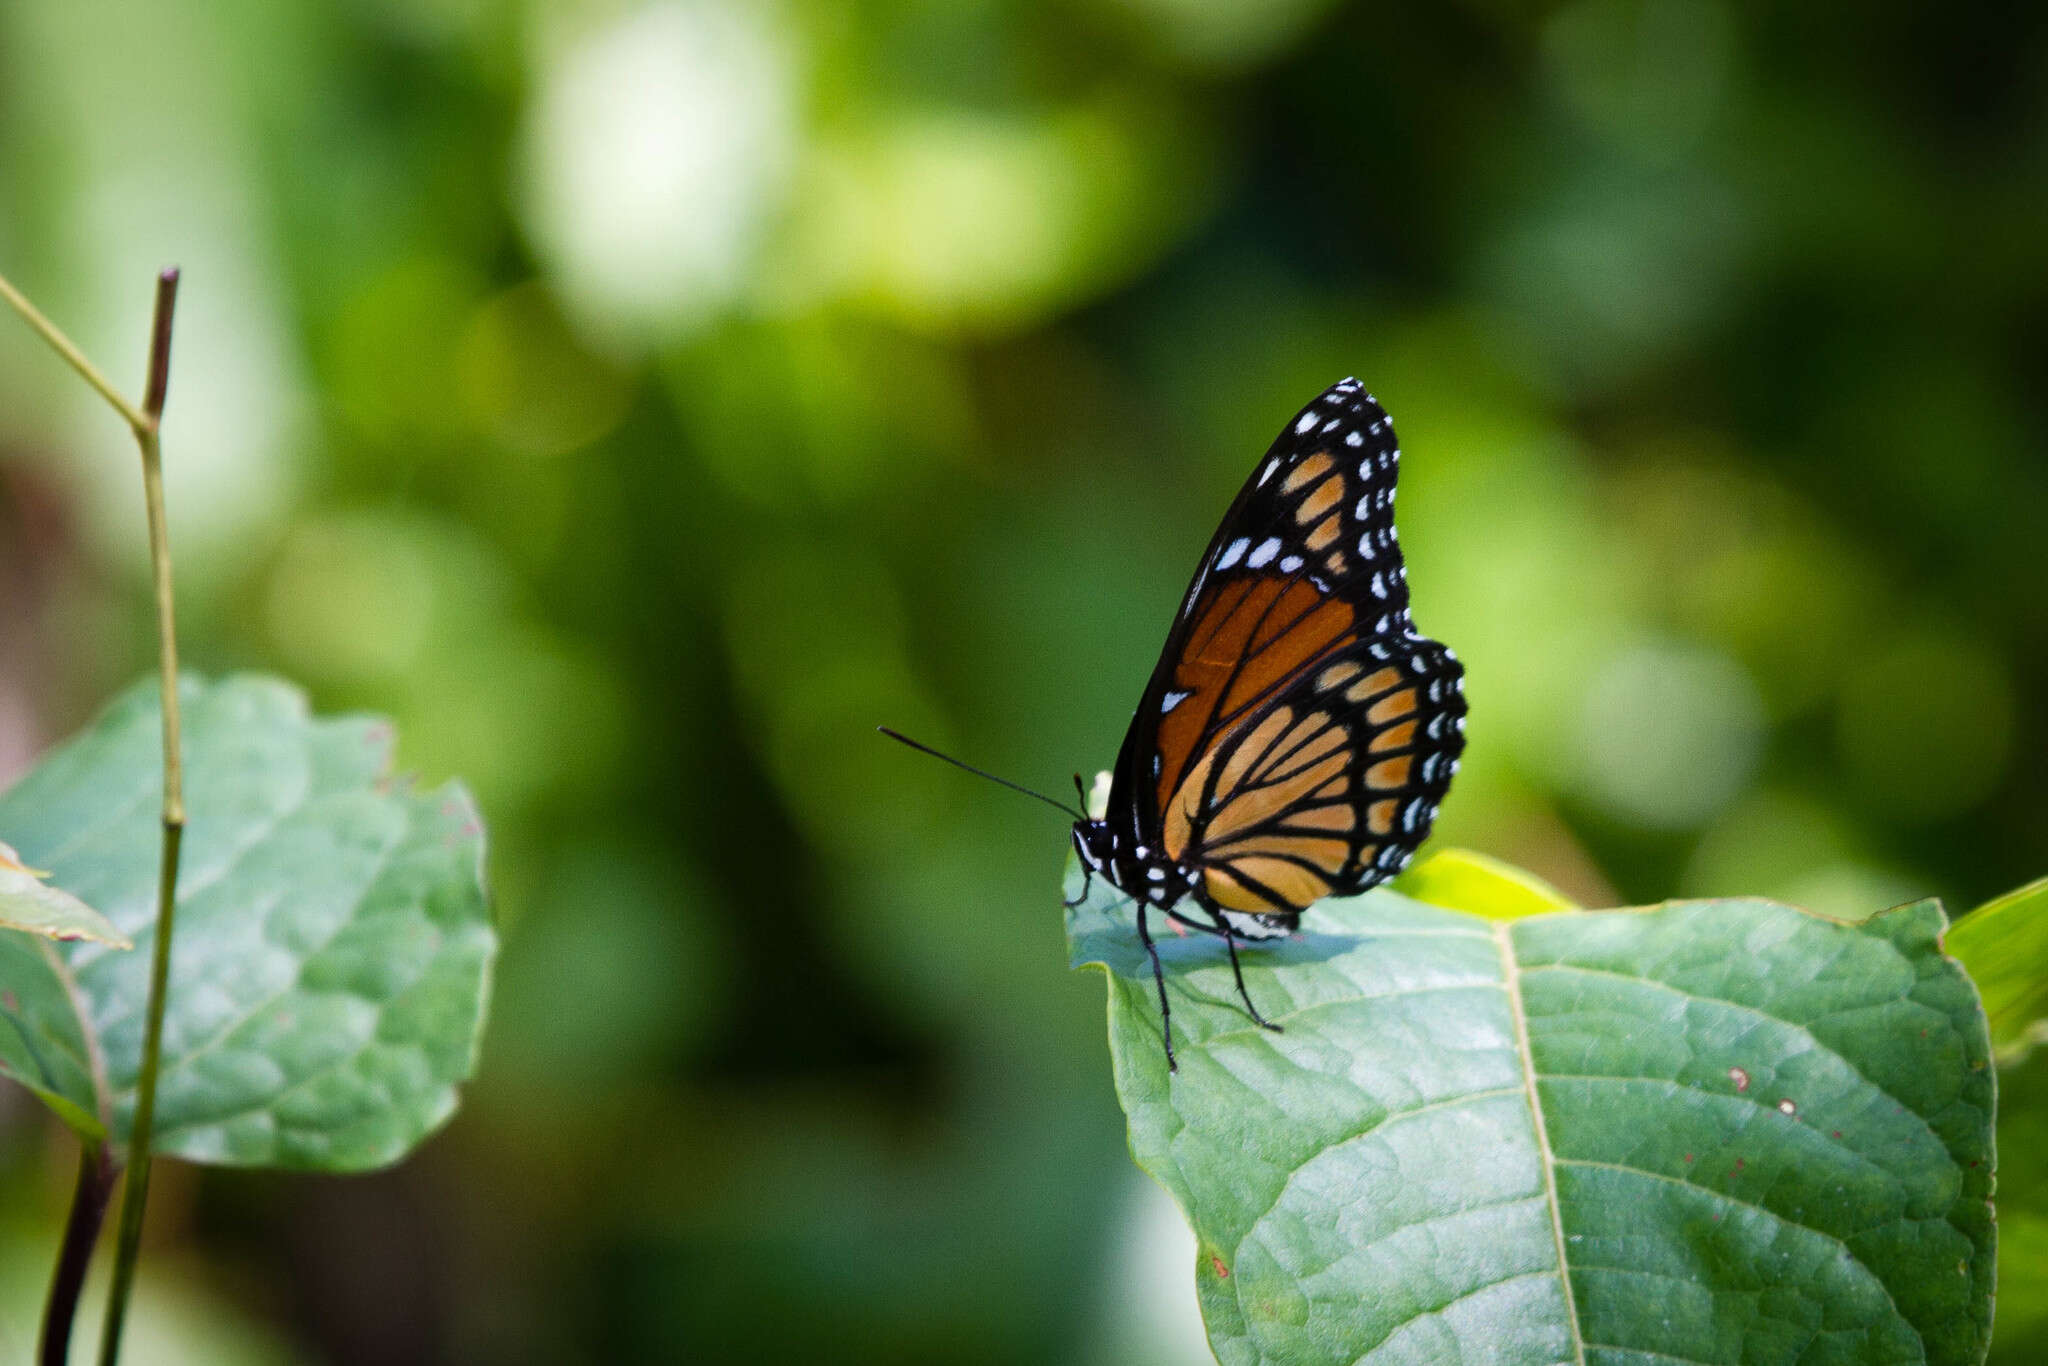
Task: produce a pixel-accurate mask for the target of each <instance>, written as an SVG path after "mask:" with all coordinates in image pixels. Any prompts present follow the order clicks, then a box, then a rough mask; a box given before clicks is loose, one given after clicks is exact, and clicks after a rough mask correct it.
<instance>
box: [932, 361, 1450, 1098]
mask: <svg viewBox="0 0 2048 1366" xmlns="http://www.w3.org/2000/svg"><path fill="white" fill-rule="evenodd" d="M1400 457H1401V448H1400V446H1399V445H1398V444H1397V443H1396V441H1395V439H1394V428H1393V424H1392V423H1391V422H1389V421H1388V419H1387V414H1386V412H1385V410H1384V409H1382V408H1381V407H1380V405H1379V403H1378V402H1377V401H1376V400H1375V399H1374V398H1373V396H1372V395H1371V394H1369V393H1366V392H1365V390H1364V388H1363V387H1362V386H1361V385H1360V384H1359V382H1358V381H1357V380H1355V379H1347V380H1344V381H1342V382H1341V383H1339V384H1336V385H1333V386H1331V387H1330V388H1329V389H1328V390H1326V391H1324V393H1323V394H1322V395H1321V396H1320V397H1318V398H1317V399H1316V400H1315V401H1314V402H1313V403H1310V404H1309V405H1308V406H1307V407H1306V408H1303V409H1302V410H1301V412H1300V413H1299V414H1297V415H1296V416H1295V418H1294V420H1293V421H1291V422H1290V423H1288V424H1287V427H1286V428H1285V429H1284V430H1283V431H1282V432H1281V433H1280V436H1279V438H1278V439H1277V440H1275V441H1274V443H1273V446H1272V449H1270V450H1269V451H1267V452H1266V456H1265V458H1264V459H1263V460H1261V461H1260V462H1259V466H1258V468H1257V469H1256V470H1254V471H1253V472H1252V475H1251V478H1249V479H1248V480H1246V482H1245V485H1244V488H1243V489H1242V490H1240V491H1239V493H1238V495H1237V501H1236V502H1234V503H1232V504H1231V505H1230V510H1229V511H1228V512H1226V513H1225V514H1224V515H1223V523H1222V525H1221V526H1219V527H1218V528H1217V530H1216V535H1215V537H1214V539H1212V540H1211V541H1210V542H1209V549H1208V551H1207V552H1206V553H1205V554H1204V555H1203V556H1202V560H1201V564H1200V565H1199V567H1198V568H1197V569H1196V570H1195V577H1194V582H1193V583H1191V584H1189V585H1188V591H1187V596H1186V597H1185V598H1184V599H1183V600H1182V602H1181V607H1180V612H1179V614H1178V615H1177V616H1176V617H1175V618H1174V621H1173V629H1172V630H1171V631H1170V632H1168V633H1167V637H1166V648H1165V650H1164V651H1163V652H1162V653H1161V655H1160V657H1159V663H1158V665H1157V667H1155V668H1154V669H1153V671H1152V680H1151V682H1150V683H1148V684H1146V686H1145V692H1144V694H1143V696H1142V697H1141V698H1140V699H1139V702H1138V711H1137V714H1136V716H1135V717H1133V718H1132V721H1131V728H1130V731H1129V732H1128V733H1127V734H1126V735H1125V736H1124V743H1123V749H1122V751H1121V752H1120V753H1119V754H1118V756H1117V762H1116V769H1115V771H1114V773H1113V775H1112V778H1111V783H1110V790H1109V805H1108V808H1107V810H1106V811H1105V813H1104V815H1103V816H1102V818H1101V819H1099V820H1095V819H1090V818H1088V817H1087V816H1086V815H1085V814H1082V813H1070V814H1075V815H1077V816H1078V817H1079V819H1077V820H1076V821H1075V823H1074V836H1073V837H1074V849H1075V851H1076V852H1077V853H1078V854H1079V855H1080V859H1081V866H1082V868H1083V869H1084V870H1085V871H1086V873H1087V875H1088V877H1089V878H1093V877H1094V876H1095V875H1096V874H1100V875H1102V876H1103V877H1105V878H1107V879H1108V880H1109V881H1110V882H1111V883H1112V884H1114V885H1115V886H1116V887H1117V888H1118V889H1119V890H1121V891H1122V892H1124V893H1125V894H1126V895H1127V896H1129V897H1130V898H1131V900H1132V901H1133V902H1135V903H1136V905H1137V921H1138V937H1139V939H1140V940H1141V941H1142V942H1143V943H1144V945H1145V950H1146V952H1147V954H1148V955H1150V957H1151V961H1152V975H1153V980H1154V982H1155V984H1156V985H1157V986H1158V989H1159V1013H1160V1025H1161V1029H1162V1032H1163V1033H1164V1036H1165V1040H1166V1058H1167V1063H1168V1065H1169V1066H1172V1065H1173V1030H1172V1024H1171V1020H1170V1018H1169V1016H1170V1008H1169V1007H1168V1005H1167V1000H1166V980H1165V975H1164V973H1163V972H1162V971H1161V969H1160V966H1159V954H1158V951H1157V950H1156V949H1155V948H1154V947H1153V943H1152V932H1151V927H1150V925H1149V924H1148V923H1147V922H1148V917H1149V916H1150V914H1151V913H1152V912H1154V911H1157V912H1159V913H1160V914H1162V915H1164V916H1166V917H1167V918H1168V919H1169V920H1172V921H1174V922H1175V923H1177V924H1180V925H1184V926H1187V927H1188V928H1190V929H1196V930H1201V931H1204V932H1206V933H1210V934H1215V935H1218V936H1220V937H1221V938H1222V939H1223V942H1224V945H1225V947H1226V949H1227V951H1228V952H1229V954H1230V964H1231V968H1232V971H1233V972H1234V973H1236V978H1237V989H1238V994H1239V995H1240V996H1242V997H1243V999H1244V1003H1245V1007H1246V1009H1247V1010H1249V1011H1250V1012H1251V1016H1252V1018H1253V1019H1254V1020H1256V1021H1257V1022H1258V1023H1259V1024H1261V1025H1265V1027H1266V1028H1268V1029H1277V1028H1278V1026H1275V1025H1272V1024H1270V1023H1269V1022H1268V1021H1266V1019H1265V1018H1264V1017H1263V1016H1261V1015H1260V1014H1259V1011H1258V1007H1257V1006H1255V1005H1254V1004H1253V1003H1252V1000H1251V996H1250V994H1249V993H1248V992H1246V991H1245V988H1244V975H1243V972H1242V971H1241V970H1240V969H1239V966H1238V956H1237V941H1238V940H1239V939H1267V938H1273V937H1276V936H1281V935H1285V934H1288V933H1290V932H1291V931H1293V930H1294V928H1295V927H1296V925H1297V924H1298V923H1299V922H1300V919H1301V911H1302V908H1303V907H1305V906H1307V905H1308V904H1310V903H1311V902H1313V901H1316V900H1318V899H1319V898H1321V897H1324V896H1330V895H1350V894H1353V893H1356V892H1362V891H1364V890H1365V889H1366V888H1368V887H1372V886H1374V885H1376V884H1377V883H1379V882H1381V881H1384V880H1385V879H1386V878H1389V877H1391V876H1393V875H1394V874H1395V873H1397V872H1399V871H1400V870H1401V869H1402V867H1404V866H1405V865H1406V864H1407V862H1408V860H1409V858H1410V857H1411V856H1412V855H1413V854H1414V853H1415V849H1416V847H1417V846H1418V845H1419V844H1421V843H1422V841H1423V839H1424V838H1425V837H1426V836H1427V835H1428V834H1429V828H1430V824H1431V823H1432V822H1433V821H1434V820H1435V819H1436V812H1437V806H1438V804H1439V803H1441V802H1442V801H1443V799H1444V794H1445V792H1446V791H1447V790H1448V789H1449V787H1450V783H1451V775H1452V774H1454V773H1455V772H1457V768H1458V755H1459V753H1460V751H1462V750H1463V749H1464V746H1465V695H1464V689H1463V685H1462V680H1463V678H1464V670H1463V669H1462V668H1461V667H1460V666H1459V664H1458V661H1457V659H1456V657H1455V656H1453V655H1452V653H1451V651H1450V650H1449V649H1448V648H1447V647H1445V646H1443V645H1441V644H1438V643H1437V642H1436V641H1434V640H1431V639H1429V638H1428V637H1427V636H1424V635H1422V634H1420V633H1419V632H1417V631H1416V629H1415V623H1414V622H1413V620H1411V619H1410V617H1409V615H1408V580H1407V573H1406V571H1405V569H1404V568H1403V566H1402V562H1401V548H1400V543H1399V541H1398V539H1397V538H1396V536H1395V534H1394V481H1395V476H1396V474H1397V473H1398V468H1399V464H1400ZM898 738H901V737H898ZM913 743H914V742H913ZM919 748H923V746H919ZM940 757H945V756H940ZM954 762H957V761H954ZM977 771H978V770H977ZM990 776H992V775H990ZM998 781H1002V780H1000V779H998ZM1009 785H1010V786H1015V784H1009ZM1032 795H1034V796H1036V795H1038V794H1036V793H1033V794H1032ZM1045 800H1050V799H1049V798H1048V799H1045ZM1054 804H1055V805H1058V803H1054ZM1083 895H1086V885H1085V883H1084V886H1083Z"/></svg>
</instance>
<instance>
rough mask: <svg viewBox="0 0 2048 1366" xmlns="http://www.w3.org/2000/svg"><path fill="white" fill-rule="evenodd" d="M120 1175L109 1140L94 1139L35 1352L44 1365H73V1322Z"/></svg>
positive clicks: (84, 1153) (82, 1161) (87, 1148)
mask: <svg viewBox="0 0 2048 1366" xmlns="http://www.w3.org/2000/svg"><path fill="white" fill-rule="evenodd" d="M120 1175H121V1169H120V1168H119V1167H117V1166H116V1165H115V1164H114V1156H113V1151H112V1149H111V1148H110V1147H109V1145H108V1143H107V1142H106V1141H105V1140H103V1139H95V1140H93V1141H91V1142H89V1143H87V1144H85V1145H84V1146H83V1147H82V1148H80V1149H79V1153H78V1188H77V1190H76V1191H75V1192H73V1194H72V1197H71V1214H70V1217H69V1218H67V1219H66V1220H65V1221H64V1244H63V1246H62V1248H60V1249H59V1251H58V1253H57V1274H56V1275H55V1276H54V1277H52V1278H51V1281H50V1300H49V1303H48V1304H47V1305H45V1306H44V1308H43V1337H42V1344H41V1346H40V1347H39V1348H38V1349H37V1352H36V1360H37V1361H38V1362H39V1363H41V1366H65V1363H67V1362H68V1361H70V1360H71V1322H72V1320H73V1319H74V1318H76V1317H77V1316H78V1296H79V1293H80V1292H81V1291H82V1290H84V1289H85V1271H86V1268H87V1267H88V1266H90V1265H91V1264H92V1249H93V1244H95V1243H97V1242H98V1241H99V1238H100V1225H101V1224H103V1223H105V1222H106V1218H107V1202H108V1201H109V1200H111V1199H112V1198H113V1195H114V1182H115V1181H116V1180H117V1179H119V1177H120Z"/></svg>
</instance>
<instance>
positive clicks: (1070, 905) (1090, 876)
mask: <svg viewBox="0 0 2048 1366" xmlns="http://www.w3.org/2000/svg"><path fill="white" fill-rule="evenodd" d="M1094 885H1095V870H1094V869H1093V868H1090V867H1089V866H1088V865H1087V864H1085V863H1084V864H1082V865H1081V890H1080V891H1079V892H1078V893H1077V894H1076V895H1075V897H1074V899H1073V900H1072V901H1062V902H1061V903H1060V905H1062V906H1064V907H1066V908H1067V909H1068V910H1070V911H1071V910H1073V909H1074V907H1076V906H1078V905H1080V904H1081V903H1082V902H1084V901H1086V900H1087V899H1088V889H1089V888H1090V887H1093V886H1094Z"/></svg>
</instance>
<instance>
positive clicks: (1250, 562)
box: [1245, 536, 1280, 569]
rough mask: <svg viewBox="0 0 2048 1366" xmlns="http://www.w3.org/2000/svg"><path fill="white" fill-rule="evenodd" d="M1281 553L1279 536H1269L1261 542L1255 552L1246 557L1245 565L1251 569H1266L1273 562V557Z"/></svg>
mask: <svg viewBox="0 0 2048 1366" xmlns="http://www.w3.org/2000/svg"><path fill="white" fill-rule="evenodd" d="M1279 553H1280V538H1279V537H1278V536H1268V537H1267V538H1266V539H1265V540H1263V541H1260V542H1259V548H1258V549H1257V550H1254V551H1253V552H1252V553H1251V554H1250V555H1248V556H1246V557H1245V565H1246V567H1247V568H1251V569H1264V568H1265V567H1266V566H1267V565H1269V564H1271V563H1272V562H1273V557H1274V556H1275V555H1278V554H1279Z"/></svg>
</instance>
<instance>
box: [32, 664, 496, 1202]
mask: <svg viewBox="0 0 2048 1366" xmlns="http://www.w3.org/2000/svg"><path fill="white" fill-rule="evenodd" d="M181 697H182V698H183V702H184V724H185V731H184V739H185V799H186V807H187V811H188V824H187V827H186V833H185V843H184V859H183V866H182V870H181V873H180V877H179V883H178V912H177V914H178V919H177V932H176V939H175V941H174V943H173V946H172V954H171V978H170V992H169V997H168V1006H167V1009H166V1013H165V1018H164V1054H163V1070H162V1073H161V1078H160V1083H159V1089H158V1095H157V1121H156V1122H157V1130H156V1141H155V1145H154V1146H155V1150H156V1151H157V1152H159V1153H164V1154H170V1155H174V1156H178V1157H183V1158H187V1159H189V1160H191V1161H195V1162H209V1163H220V1164H227V1165H236V1166H277V1167H287V1168H296V1169H303V1170H317V1171H357V1170H363V1169H366V1168H371V1167H376V1166H380V1165H383V1164H386V1163H390V1162H393V1161H396V1160H397V1159H398V1158H400V1157H402V1156H404V1155H405V1153H406V1152H408V1151H409V1150H410V1149H411V1148H412V1147H413V1146H414V1145H416V1144H417V1143H419V1141H420V1140H421V1139H422V1138H424V1137H425V1136H426V1135H427V1134H428V1133H430V1132H432V1131H433V1130H434V1129H435V1128H436V1127H438V1126H439V1125H440V1124H441V1123H442V1122H443V1121H445V1120H446V1119H447V1118H448V1116H449V1115H450V1114H452V1113H453V1112H454V1109H455V1104H456V1086H457V1085H458V1084H459V1083H460V1082H462V1081H463V1080H465V1079H466V1078H467V1077H468V1076H469V1075H470V1072H471V1070H472V1069H473V1068H474V1066H475V1062H476V1051H477V1041H478V1038H479V1034H480V1031H481V1029H482V1025H483V1018H484V1009H485V1003H486V999H487V995H488V987H489V981H490V967H491V961H492V957H493V955H494V953H495V951H496V936H495V933H494V931H493V929H492V925H491V917H490V911H489V906H488V902H487V900H486V897H485V892H484V885H483V870H482V861H483V830H482V826H481V823H480V822H479V819H478V817H477V814H476V810H475V807H474V806H473V805H472V803H471V801H470V799H469V796H468V794H467V793H466V792H464V791H463V790H462V789H461V787H460V786H457V785H454V784H450V785H449V786H447V787H444V788H442V789H440V790H439V791H436V792H430V793H415V792H411V791H408V790H406V788H405V786H404V785H403V784H402V783H396V782H394V781H393V780H392V779H391V777H390V776H389V768H390V760H391V752H392V745H393V736H392V731H391V727H390V726H389V725H388V724H387V723H385V722H382V721H378V720H374V719H370V718H364V717H348V718H341V719H334V720H314V719H312V718H311V717H310V716H309V715H308V714H307V709H306V704H305V700H304V699H303V698H302V697H301V696H300V695H299V693H298V692H296V691H295V690H293V689H292V688H290V687H288V686H286V685H284V684H282V683H278V682H275V681H273V680H268V679H261V678H231V679H227V680H224V681H222V682H220V683H217V684H214V685H212V686H207V685H205V684H202V683H199V682H196V681H189V680H188V681H187V682H186V684H185V685H184V687H183V688H182V690H181ZM159 737H160V722H159V719H158V714H157V701H156V690H155V688H154V686H153V685H144V686H140V687H137V688H135V689H134V690H132V691H130V692H129V693H127V694H126V695H125V696H124V697H123V698H122V699H121V700H120V701H118V702H117V703H115V704H114V706H113V707H112V708H110V709H109V710H108V711H107V713H106V714H105V715H104V716H102V717H101V718H100V719H99V721H98V722H96V723H95V724H94V725H93V726H92V728H91V729H90V730H88V731H86V732H85V733H84V734H83V735H80V736H79V737H77V738H76V739H74V740H72V741H71V742H70V743H68V744H66V745H64V746H63V747H61V748H60V749H58V750H56V751H55V752H54V753H52V754H50V755H49V756H48V757H47V758H45V759H44V760H43V762H42V763H41V764H40V765H38V766H37V767H36V769H35V770H34V771H32V772H31V773H30V774H29V775H28V776H27V777H25V778H23V779H22V780H21V782H20V783H18V784H17V785H16V786H15V787H14V788H13V789H12V790H10V791H8V792H6V793H5V794H0V828H5V829H6V830H8V831H9V833H10V834H11V835H12V836H13V837H14V838H15V839H16V840H18V841H19V843H20V847H21V850H22V855H23V857H24V858H25V859H27V860H28V861H30V862H32V863H35V864H37V865H38V866H41V867H46V868H49V869H51V870H52V872H53V874H54V876H55V878H56V880H57V881H59V882H60V883H62V884H63V885H64V886H65V887H67V888H69V889H71V890H72V891H74V892H76V893H77V894H78V895H80V896H82V897H85V898H86V899H88V900H89V901H91V902H92V903H93V904H94V905H97V906H99V907H101V908H102V909H103V910H104V911H105V912H106V915H107V917H108V919H109V920H111V921H112V922H113V924H114V925H115V926H117V927H118V928H119V929H120V930H121V931H122V932H123V933H126V934H128V935H130V936H131V937H133V938H134V939H135V941H136V942H137V944H138V945H141V946H142V947H141V948H140V949H139V950H138V951H137V952H134V953H117V952H113V951H111V950H109V949H108V948H106V947H104V946H102V945H97V944H90V943H72V944H52V943H50V942H49V941H47V940H32V939H28V938H25V937H23V936H20V935H0V1075H5V1076H9V1077H12V1078H14V1079H15V1080H17V1081H19V1082H21V1083H22V1084H24V1085H26V1086H27V1087H28V1088H29V1089H30V1090H32V1091H34V1092H35V1093H36V1094H37V1095H39V1096H41V1097H43V1098H44V1099H45V1100H46V1101H49V1102H50V1103H51V1104H52V1106H53V1108H56V1109H58V1111H59V1112H60V1113H62V1114H64V1115H65V1117H66V1119H67V1120H68V1121H69V1122H71V1123H72V1124H74V1126H76V1127H80V1128H88V1126H99V1127H104V1129H105V1130H106V1131H107V1132H108V1133H110V1134H112V1135H113V1137H114V1140H115V1141H116V1142H117V1143H125V1142H126V1140H127V1136H128V1128H129V1122H130V1115H131V1111H132V1109H133V1105H134V1088H135V1079H136V1070H137V1067H138V1063H139V1059H140V1054H141V1042H142V1017H143V1005H144V1000H145V997H146V995H147V986H148V973H149V951H148V947H147V946H148V941H149V939H150V936H151V935H152V934H153V933H154V924H153V922H154V919H155V898H156V880H157V859H158V855H159V850H160V840H161V831H160V829H159V826H158V808H157V803H158V794H159V786H160V783H161V773H162V769H161V749H160V745H161V741H160V738H159ZM81 1121H83V1122H82V1123H81Z"/></svg>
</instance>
